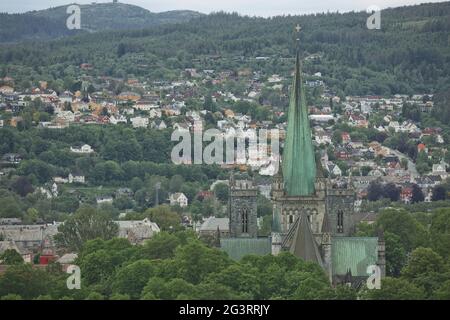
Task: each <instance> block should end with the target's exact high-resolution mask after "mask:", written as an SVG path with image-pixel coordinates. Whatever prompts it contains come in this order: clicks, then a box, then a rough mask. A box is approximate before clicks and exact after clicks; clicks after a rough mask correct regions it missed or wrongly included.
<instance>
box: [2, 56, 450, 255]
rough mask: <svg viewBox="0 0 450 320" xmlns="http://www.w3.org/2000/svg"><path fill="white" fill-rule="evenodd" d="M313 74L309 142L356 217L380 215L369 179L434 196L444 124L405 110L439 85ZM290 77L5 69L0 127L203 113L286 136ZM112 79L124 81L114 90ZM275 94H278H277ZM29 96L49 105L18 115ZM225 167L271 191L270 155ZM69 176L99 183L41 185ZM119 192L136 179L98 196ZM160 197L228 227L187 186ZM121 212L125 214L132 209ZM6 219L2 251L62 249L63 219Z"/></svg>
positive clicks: (159, 122) (157, 125)
mask: <svg viewBox="0 0 450 320" xmlns="http://www.w3.org/2000/svg"><path fill="white" fill-rule="evenodd" d="M257 59H258V58H257ZM259 59H263V57H260V58H259ZM91 68H93V66H91V65H88V64H82V65H81V66H80V69H84V70H89V69H91ZM307 78H308V80H306V81H305V83H304V85H305V87H306V88H308V90H309V91H311V92H312V93H313V95H315V96H314V98H313V99H311V101H310V103H309V105H308V109H309V118H310V121H311V123H312V129H313V135H312V138H313V143H314V145H315V147H316V152H317V156H318V157H319V159H320V164H321V167H322V169H323V175H324V176H326V177H329V178H331V179H332V181H334V183H336V184H342V183H346V184H347V183H348V184H351V186H352V187H353V188H354V189H355V191H356V194H357V198H356V201H355V208H356V211H357V212H358V217H359V218H358V219H359V220H364V219H369V220H370V219H372V220H373V219H374V217H373V216H371V211H370V209H368V208H367V206H364V205H363V204H364V202H367V201H368V199H370V200H372V198H374V197H375V198H376V199H377V198H378V197H379V196H377V195H373V194H372V195H371V194H370V193H371V191H370V186H371V184H373V183H380V184H384V185H386V184H390V185H393V186H395V188H396V189H395V188H394V189H395V190H394V194H393V196H392V200H394V201H400V202H403V203H405V204H408V203H411V202H417V199H413V198H414V197H418V195H417V194H416V193H415V186H416V187H418V190H419V191H420V192H419V193H420V195H419V198H420V197H422V198H423V199H421V201H425V202H431V201H432V200H434V199H433V194H434V193H433V192H434V190H435V189H436V187H437V186H439V185H440V184H442V183H444V182H445V181H446V179H447V178H448V163H447V162H446V159H447V160H448V156H447V157H446V155H447V149H446V148H444V147H443V146H444V145H446V143H447V142H446V141H444V138H443V136H442V130H441V128H438V127H424V126H422V124H421V123H420V121H414V120H413V118H414V117H410V116H408V115H406V116H405V109H408V108H410V109H412V108H414V110H417V112H418V113H423V114H429V113H431V112H432V110H433V95H429V94H423V93H420V94H419V93H418V94H415V95H412V96H407V95H395V96H391V97H381V96H346V97H339V96H337V95H335V94H333V93H332V91H331V90H330V89H329V88H328V87H327V84H326V81H324V80H322V75H321V74H320V73H316V74H313V75H309V76H308V77H307ZM289 82H290V80H288V79H285V78H283V77H282V76H280V75H277V74H272V75H269V76H262V75H261V74H260V73H258V72H252V71H251V70H250V69H242V70H226V71H220V72H219V71H216V70H196V69H186V70H184V72H182V74H180V77H179V80H177V81H173V82H166V81H159V82H147V81H140V80H138V79H133V78H129V79H126V80H125V79H116V78H110V77H101V78H93V77H91V76H85V77H83V78H81V79H80V81H79V89H78V90H74V91H68V90H66V91H63V92H56V91H55V90H53V89H52V88H50V87H49V86H48V84H47V83H46V82H45V81H41V82H40V86H39V87H34V88H32V89H30V90H26V91H23V92H17V91H16V89H15V81H14V79H12V78H10V77H5V78H3V79H1V83H2V85H1V86H0V127H2V128H7V127H14V128H18V129H20V128H23V127H30V126H33V127H37V128H39V129H41V130H63V129H64V128H68V127H72V126H95V125H97V126H122V127H129V128H133V129H141V130H144V129H145V130H156V131H164V130H168V131H173V130H190V131H193V130H194V123H195V122H197V123H198V122H200V123H203V126H204V127H207V128H215V129H218V130H219V131H220V132H221V134H222V135H223V136H225V137H230V136H231V137H238V136H241V135H245V133H246V132H247V130H252V129H256V130H259V129H278V130H279V132H280V138H281V141H282V143H283V140H284V137H285V132H286V129H287V127H286V120H287V118H286V111H287V110H286V109H285V107H283V101H287V100H288V96H287V92H288V90H289ZM230 83H240V84H243V85H244V87H243V88H240V89H239V90H233V88H230V85H229V84H230ZM111 88H121V90H116V91H115V92H114V91H112V90H111ZM205 92H207V95H205ZM274 95H276V96H278V98H277V99H278V100H279V101H274V99H273V96H274ZM30 106H35V107H39V108H40V110H45V112H40V113H39V112H36V113H35V114H33V117H32V118H31V119H29V118H24V117H23V116H20V114H23V113H22V111H23V110H24V109H26V108H28V107H30ZM400 134H401V135H404V136H406V137H407V139H408V141H409V142H410V143H413V145H414V146H415V148H416V150H411V149H409V150H407V151H405V150H398V149H399V147H401V146H398V145H395V143H393V142H392V140H393V139H394V138H395V137H397V136H398V135H400ZM388 141H391V143H386V142H388ZM401 151H403V152H401ZM95 152H96V150H95V149H94V148H93V147H92V146H90V145H89V144H83V145H73V146H71V147H70V150H67V153H68V154H71V153H72V154H75V155H77V156H80V155H81V156H83V155H85V156H89V155H90V154H95ZM419 155H420V156H419ZM23 156H24V155H22V154H9V153H7V154H1V155H0V157H1V164H2V166H1V168H0V179H2V177H6V176H7V175H11V174H13V172H14V170H15V168H17V167H18V166H19V165H20V163H21V161H22V159H23ZM413 158H414V159H413ZM423 159H425V160H423ZM423 161H425V162H426V165H424V164H423ZM187 165H189V163H187ZM191 165H192V164H191ZM222 168H223V169H226V170H232V169H235V170H238V171H241V172H247V171H251V172H254V173H255V174H256V175H258V176H260V177H261V179H259V181H260V183H259V184H258V188H259V192H260V194H261V195H262V196H263V197H265V198H267V199H270V195H271V188H272V185H271V182H270V179H271V177H272V176H275V175H276V174H277V172H276V170H275V169H274V167H273V166H272V165H271V164H270V163H261V162H257V163H252V162H250V161H248V162H247V163H246V164H234V165H230V164H223V165H222ZM217 183H222V184H228V181H227V180H223V181H216V182H214V183H213V185H212V186H211V188H210V190H203V191H201V192H200V193H199V194H200V196H201V197H202V198H205V197H206V198H215V193H214V185H215V184H217ZM63 185H73V186H75V187H74V189H72V192H76V189H77V186H78V187H79V186H85V187H97V186H95V185H93V184H92V181H91V179H90V177H86V176H85V174H84V173H83V172H69V173H68V175H67V176H54V177H52V180H51V181H47V182H45V183H44V184H42V185H41V186H39V187H38V188H36V190H35V192H38V193H41V194H42V195H44V196H45V197H46V198H48V199H52V198H56V197H58V195H59V194H58V189H59V188H60V187H61V186H63ZM121 196H124V197H129V198H133V196H134V192H133V190H132V189H131V188H130V186H128V185H126V186H122V187H121V188H117V189H116V190H114V191H113V192H109V193H104V194H99V195H98V196H97V197H96V203H97V205H102V204H112V203H113V202H114V199H115V198H116V197H121ZM197 196H198V195H197ZM159 201H160V203H167V204H168V205H170V206H176V207H179V208H181V211H182V212H183V221H184V222H183V223H184V224H185V225H189V226H190V227H192V228H194V230H196V231H197V232H199V234H200V235H209V236H213V235H214V234H215V232H216V230H217V229H220V230H221V232H222V236H223V237H227V236H228V235H229V229H228V218H226V217H223V216H221V213H220V212H223V211H220V210H219V211H215V212H211V213H210V214H209V215H208V214H207V215H206V216H203V217H202V218H201V219H200V220H198V219H195V218H194V217H193V216H192V214H191V213H190V209H191V207H190V206H189V205H190V199H189V198H188V197H187V195H185V194H184V193H182V192H177V193H173V194H170V195H169V196H168V198H167V199H160V200H159ZM191 201H192V199H191ZM82 202H83V200H82V199H80V203H82ZM222 214H223V213H222ZM215 215H218V217H215ZM372 215H373V212H372ZM121 217H126V213H123V214H121ZM368 217H369V218H368ZM369 222H370V221H369ZM117 223H118V224H119V226H120V234H121V237H124V238H127V239H129V240H131V241H132V242H133V243H142V242H143V240H145V239H149V238H150V237H151V236H152V235H153V234H154V233H156V232H159V227H158V226H157V225H156V224H155V223H153V222H151V221H149V220H147V219H146V220H144V221H118V222H117ZM0 224H1V229H0V235H2V238H3V241H2V242H1V243H2V246H1V251H0V253H2V252H4V251H5V250H7V249H10V248H13V249H15V250H18V251H19V252H20V253H21V254H22V256H23V257H25V260H26V261H31V259H32V255H33V254H37V253H39V254H40V257H41V260H42V261H44V262H45V261H47V260H45V255H44V254H43V253H47V254H49V252H56V251H55V246H54V242H53V241H52V237H53V236H54V235H55V234H56V232H57V228H56V227H57V225H58V222H53V223H52V222H50V221H40V222H39V221H37V222H36V224H35V225H24V224H23V223H22V221H21V220H20V219H17V218H3V219H0ZM262 224H263V221H262V218H261V219H260V220H259V222H258V225H259V226H260V227H261V226H262ZM61 259H62V258H61Z"/></svg>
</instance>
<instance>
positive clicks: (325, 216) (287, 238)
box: [220, 27, 385, 287]
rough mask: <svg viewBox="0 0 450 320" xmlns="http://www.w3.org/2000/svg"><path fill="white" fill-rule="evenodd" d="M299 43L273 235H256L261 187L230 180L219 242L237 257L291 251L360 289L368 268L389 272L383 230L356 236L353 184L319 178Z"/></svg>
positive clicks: (275, 181) (277, 182)
mask: <svg viewBox="0 0 450 320" xmlns="http://www.w3.org/2000/svg"><path fill="white" fill-rule="evenodd" d="M299 29H300V28H299V27H297V31H299ZM298 43H299V39H297V50H296V51H297V52H296V62H295V72H294V79H293V84H292V87H291V92H290V103H289V111H288V122H287V134H286V140H285V142H284V151H283V155H282V163H281V166H280V168H281V169H280V170H279V172H278V174H277V175H276V176H274V177H273V183H272V195H271V196H272V203H273V222H272V236H271V237H269V238H258V237H257V206H256V197H257V193H258V191H257V188H256V187H255V186H254V185H253V183H252V181H249V180H236V179H235V178H234V176H232V177H231V178H230V197H229V205H228V214H229V231H230V237H229V238H222V239H220V246H221V248H222V249H223V250H225V251H227V252H228V253H229V255H230V256H231V257H233V258H236V259H239V258H240V257H242V256H243V255H245V254H268V253H272V254H274V255H276V254H278V253H280V252H281V251H289V252H291V253H292V254H294V255H295V256H297V257H299V258H301V259H304V260H307V261H313V262H315V263H317V264H319V265H320V266H322V268H324V270H325V272H326V273H327V274H328V276H329V279H330V281H331V282H332V283H333V284H351V285H352V286H355V287H359V286H360V285H361V284H362V283H363V282H364V281H365V280H366V279H367V277H368V276H369V274H368V270H367V268H368V267H369V266H372V265H376V266H379V267H380V271H381V275H382V276H384V274H385V246H384V240H383V236H382V232H380V234H379V237H378V238H377V237H352V234H353V233H354V232H355V224H356V221H354V202H355V191H354V190H353V189H352V187H351V183H344V184H340V185H338V184H334V183H332V181H331V180H330V179H328V178H324V177H323V175H322V174H321V172H322V169H321V168H320V162H319V161H316V157H315V152H314V146H313V143H312V138H311V134H312V133H311V128H310V124H309V118H308V110H307V106H306V101H305V91H304V87H303V77H302V60H301V57H300V52H299V45H298Z"/></svg>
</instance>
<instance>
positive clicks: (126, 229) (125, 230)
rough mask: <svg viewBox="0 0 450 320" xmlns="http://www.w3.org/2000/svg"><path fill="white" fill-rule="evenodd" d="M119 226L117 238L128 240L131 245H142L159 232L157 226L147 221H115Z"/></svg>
mask: <svg viewBox="0 0 450 320" xmlns="http://www.w3.org/2000/svg"><path fill="white" fill-rule="evenodd" d="M116 223H117V224H118V225H119V238H125V239H128V240H129V241H130V242H131V243H132V244H143V243H144V242H145V241H146V240H148V239H151V238H152V237H153V236H154V235H155V234H157V233H159V232H161V230H160V228H159V226H158V225H157V224H156V223H154V222H151V221H150V220H149V219H147V218H146V219H144V220H142V221H116Z"/></svg>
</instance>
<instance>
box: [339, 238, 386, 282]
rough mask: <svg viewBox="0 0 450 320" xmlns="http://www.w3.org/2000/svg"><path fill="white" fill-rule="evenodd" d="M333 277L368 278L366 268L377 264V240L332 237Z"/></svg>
mask: <svg viewBox="0 0 450 320" xmlns="http://www.w3.org/2000/svg"><path fill="white" fill-rule="evenodd" d="M331 242H332V247H331V259H332V266H333V275H345V274H346V273H347V271H348V269H350V270H351V272H352V276H358V277H364V276H368V274H367V267H368V266H370V265H376V264H377V260H378V259H377V257H378V249H377V245H378V238H362V237H353V238H352V237H334V238H332V240H331Z"/></svg>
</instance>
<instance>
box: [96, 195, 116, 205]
mask: <svg viewBox="0 0 450 320" xmlns="http://www.w3.org/2000/svg"><path fill="white" fill-rule="evenodd" d="M96 201H97V204H103V203H113V201H114V199H113V198H112V197H111V196H103V197H98V198H97V199H96Z"/></svg>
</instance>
